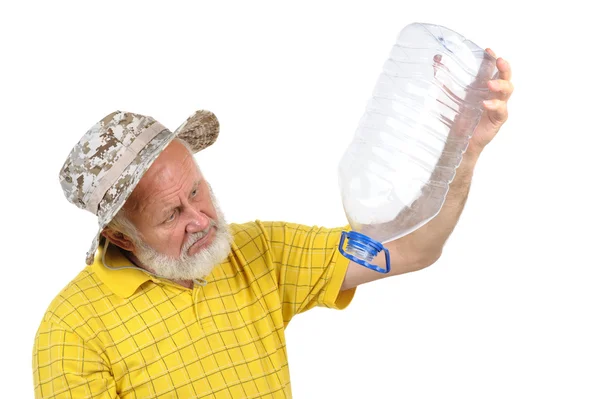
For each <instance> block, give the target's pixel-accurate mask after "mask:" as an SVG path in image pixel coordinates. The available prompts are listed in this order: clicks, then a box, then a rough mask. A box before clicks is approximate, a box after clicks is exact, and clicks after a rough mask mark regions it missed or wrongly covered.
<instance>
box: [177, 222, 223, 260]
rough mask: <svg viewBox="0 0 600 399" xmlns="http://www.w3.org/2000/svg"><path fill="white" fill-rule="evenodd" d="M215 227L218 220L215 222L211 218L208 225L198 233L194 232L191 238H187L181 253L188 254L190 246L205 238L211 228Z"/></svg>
mask: <svg viewBox="0 0 600 399" xmlns="http://www.w3.org/2000/svg"><path fill="white" fill-rule="evenodd" d="M213 227H217V222H215V221H214V220H213V219H210V220H209V224H208V226H207V227H206V228H205V229H204V230H202V231H199V232H197V233H193V234H192V235H191V236H189V238H188V239H187V241H186V243H185V245H184V246H183V250H182V251H181V255H182V256H183V255H185V254H187V251H188V250H189V249H190V247H191V246H192V245H194V244H195V243H196V241H198V240H201V239H202V238H204V237H205V236H206V235H207V234H208V232H209V231H210V229H212V228H213Z"/></svg>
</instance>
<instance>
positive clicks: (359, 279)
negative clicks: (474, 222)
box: [342, 49, 513, 291]
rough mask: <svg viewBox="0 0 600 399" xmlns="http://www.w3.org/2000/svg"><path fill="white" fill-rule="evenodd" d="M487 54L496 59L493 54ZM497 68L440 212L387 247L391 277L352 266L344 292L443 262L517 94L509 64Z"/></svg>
mask: <svg viewBox="0 0 600 399" xmlns="http://www.w3.org/2000/svg"><path fill="white" fill-rule="evenodd" d="M487 51H488V52H489V53H490V54H492V55H494V54H493V52H492V51H491V50H489V49H488V50H487ZM496 65H497V67H498V71H499V72H500V74H499V79H498V80H492V81H490V82H489V83H488V87H489V89H490V90H491V91H492V92H493V94H494V98H493V99H492V100H490V101H486V102H484V107H485V111H484V114H483V116H482V118H481V120H480V122H479V124H478V126H477V128H476V129H475V132H474V134H473V136H472V138H471V140H470V141H469V146H468V148H467V151H466V152H465V153H464V155H463V159H462V162H461V164H460V165H459V167H458V169H457V170H456V176H455V177H454V180H452V183H451V184H450V187H449V189H448V194H447V195H446V200H445V202H444V204H443V206H442V208H441V210H440V212H439V213H438V214H437V216H436V217H434V218H433V219H431V220H430V221H429V222H428V223H427V224H425V225H423V226H422V227H420V228H419V229H417V230H415V231H414V232H412V233H411V234H408V235H406V236H404V237H401V238H399V239H397V240H395V241H391V242H389V243H387V244H385V246H386V248H388V250H389V252H390V261H391V271H390V273H388V274H382V273H377V272H374V271H372V270H370V269H367V268H366V267H364V266H361V265H359V264H356V263H354V262H350V265H349V266H348V270H347V272H346V277H345V279H344V283H343V284H342V291H343V290H346V289H349V288H353V287H356V286H358V285H360V284H364V283H367V282H370V281H374V280H378V279H381V278H384V277H388V276H396V275H399V274H404V273H408V272H413V271H417V270H421V269H423V268H425V267H427V266H429V265H431V264H433V263H434V262H435V261H436V260H437V259H439V257H440V256H441V254H442V249H443V247H444V244H445V243H446V241H447V240H448V237H449V236H450V234H451V233H452V231H453V230H454V228H455V227H456V224H457V223H458V219H459V218H460V215H461V213H462V211H463V209H464V206H465V203H466V201H467V197H468V194H469V189H470V187H471V180H472V178H473V170H474V168H475V164H476V163H477V159H478V158H479V155H480V154H481V152H482V151H483V148H484V147H485V146H486V145H487V144H488V143H489V142H490V141H491V140H492V139H493V138H494V137H495V135H496V134H497V133H498V131H499V130H500V127H501V126H502V125H503V124H504V122H506V120H507V119H508V111H507V101H508V99H509V98H510V96H511V94H512V92H513V86H512V83H511V82H510V79H511V69H510V65H509V64H508V62H506V61H505V60H504V59H502V58H498V60H497V63H496ZM373 263H374V264H376V265H378V266H380V267H384V266H385V257H384V255H383V253H380V254H379V255H378V256H377V257H376V258H375V259H374V261H373Z"/></svg>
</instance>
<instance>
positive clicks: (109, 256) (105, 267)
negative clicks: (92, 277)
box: [92, 240, 153, 298]
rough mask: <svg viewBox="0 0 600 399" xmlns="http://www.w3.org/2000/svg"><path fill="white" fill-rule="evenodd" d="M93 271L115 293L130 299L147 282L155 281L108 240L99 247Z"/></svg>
mask: <svg viewBox="0 0 600 399" xmlns="http://www.w3.org/2000/svg"><path fill="white" fill-rule="evenodd" d="M92 270H93V271H94V272H95V273H96V275H97V276H98V277H99V278H100V280H102V282H103V283H104V284H106V286H107V287H108V289H110V290H111V291H112V292H113V293H115V294H116V295H118V296H120V297H121V298H129V297H130V296H132V295H133V294H134V293H135V291H137V289H138V288H139V287H140V286H141V285H142V284H144V283H145V282H146V281H150V280H153V278H152V276H151V275H150V274H148V272H146V271H145V270H143V269H141V268H139V267H137V266H135V265H134V264H133V263H131V261H130V260H129V259H127V257H126V256H125V255H123V253H122V252H121V251H120V250H119V248H118V247H117V246H115V245H110V243H109V242H108V240H105V242H104V244H102V245H100V246H99V247H98V251H96V255H95V257H94V263H93V265H92Z"/></svg>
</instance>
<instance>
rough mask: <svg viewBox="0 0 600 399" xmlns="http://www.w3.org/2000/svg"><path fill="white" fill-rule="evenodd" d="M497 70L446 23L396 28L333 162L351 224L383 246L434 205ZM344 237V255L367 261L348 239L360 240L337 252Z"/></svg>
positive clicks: (419, 222) (435, 209)
mask: <svg viewBox="0 0 600 399" xmlns="http://www.w3.org/2000/svg"><path fill="white" fill-rule="evenodd" d="M497 72H498V71H497V69H496V60H495V58H494V57H492V56H491V55H490V54H488V53H487V52H486V51H484V50H483V49H482V48H480V47H478V46H477V45H476V44H474V43H473V42H471V41H469V40H467V39H465V38H464V37H463V36H461V35H460V34H458V33H456V32H454V31H452V30H450V29H448V28H445V27H443V26H439V25H432V24H422V23H414V24H410V25H408V26H406V27H405V28H404V29H403V30H402V31H401V32H400V34H399V35H398V36H397V40H396V44H395V45H394V46H393V48H392V51H391V52H390V55H389V58H388V59H387V61H386V62H385V64H384V66H383V71H382V72H381V74H380V76H379V79H378V80H377V83H376V85H375V88H374V90H373V93H372V98H371V99H370V101H369V102H368V104H367V107H366V111H365V113H364V115H363V117H362V118H361V120H360V122H359V126H358V129H357V130H356V133H355V135H354V138H353V140H352V142H351V143H350V145H349V146H348V148H347V150H346V152H345V154H344V156H343V157H342V159H341V161H340V164H339V170H338V172H339V184H340V191H341V197H342V203H343V206H344V211H345V213H346V217H347V219H348V222H349V223H350V226H351V227H352V229H353V230H354V232H360V233H361V234H362V235H364V236H368V237H369V238H370V241H369V242H371V241H375V242H377V243H378V244H380V245H381V248H383V244H385V243H387V242H389V241H391V240H394V239H397V238H400V237H402V236H404V235H407V234H409V233H411V232H413V231H414V230H416V229H418V228H419V227H421V226H423V225H424V224H425V223H427V222H428V221H430V220H431V219H432V218H433V217H435V216H436V215H437V214H438V213H439V211H440V209H441V208H442V205H443V203H444V201H445V199H446V194H447V193H448V188H449V185H450V183H451V182H452V180H453V179H454V176H455V174H456V169H457V168H458V166H459V164H460V162H461V161H462V157H463V153H464V151H465V150H466V149H467V145H468V142H469V139H470V138H471V137H472V135H473V132H474V130H475V127H476V126H477V124H478V123H479V120H480V118H481V116H482V114H483V111H484V108H483V101H484V100H486V99H488V98H489V97H490V91H489V89H488V87H487V83H488V81H489V80H490V79H495V78H496V76H497ZM344 239H345V237H342V239H341V240H340V251H341V252H342V253H343V254H344V256H347V257H349V256H348V255H352V256H353V257H354V258H359V259H360V260H363V261H364V263H367V264H369V265H370V263H369V262H370V261H369V260H367V258H369V257H370V258H371V259H372V258H373V256H371V252H368V251H367V252H364V251H363V252H361V251H359V250H357V248H358V247H356V245H355V244H354V243H359V244H360V243H361V242H362V241H361V240H358V241H352V240H349V246H350V247H352V248H350V250H348V248H347V249H346V252H344V251H343V241H344ZM350 244H352V245H350ZM360 245H363V244H360ZM355 247H356V248H355ZM361 254H362V255H361ZM375 255H376V254H375ZM353 260H354V259H353ZM358 263H360V262H358ZM364 263H361V264H363V265H364ZM371 266H373V265H371ZM367 267H370V266H368V265H367ZM370 268H372V269H373V270H377V269H381V270H377V271H379V272H385V271H384V270H386V269H387V270H388V271H389V267H386V269H383V268H379V267H377V266H375V267H370Z"/></svg>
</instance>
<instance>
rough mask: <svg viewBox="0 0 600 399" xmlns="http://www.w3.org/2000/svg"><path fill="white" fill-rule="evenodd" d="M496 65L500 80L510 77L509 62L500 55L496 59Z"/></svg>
mask: <svg viewBox="0 0 600 399" xmlns="http://www.w3.org/2000/svg"><path fill="white" fill-rule="evenodd" d="M496 67H497V68H498V71H499V72H500V73H499V74H498V78H499V79H502V80H509V81H510V79H511V78H512V69H511V68H510V64H509V63H508V61H506V60H505V59H504V58H502V57H500V58H498V59H497V60H496Z"/></svg>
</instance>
